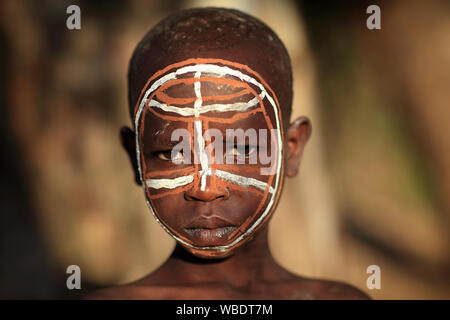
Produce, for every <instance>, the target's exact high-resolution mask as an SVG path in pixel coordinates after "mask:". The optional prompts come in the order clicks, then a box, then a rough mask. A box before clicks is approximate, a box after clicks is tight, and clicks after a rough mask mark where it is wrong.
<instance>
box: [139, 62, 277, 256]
mask: <svg viewBox="0 0 450 320" xmlns="http://www.w3.org/2000/svg"><path fill="white" fill-rule="evenodd" d="M281 119H282V118H281V113H280V107H279V105H278V100H277V98H276V96H275V93H274V92H273V91H272V89H271V88H269V86H268V85H267V83H266V82H265V81H264V80H263V79H262V78H261V77H260V76H259V75H258V74H257V73H256V72H254V71H252V70H251V69H250V68H249V67H247V66H245V65H241V64H238V63H233V62H229V61H225V60H220V59H189V60H185V61H182V62H179V63H175V64H172V65H169V66H167V67H166V68H164V69H163V70H160V71H158V72H157V73H155V74H154V75H153V76H152V77H151V78H150V79H149V80H148V81H147V83H146V85H145V87H144V88H143V89H142V92H141V95H140V97H139V99H138V102H137V104H136V108H135V129H136V132H137V134H136V150H137V162H138V166H139V173H140V177H141V181H142V185H143V187H144V191H145V196H146V199H147V203H148V206H149V208H150V210H151V212H152V213H153V215H154V217H155V218H156V220H157V221H158V222H159V223H160V224H161V225H162V227H163V228H164V229H165V230H166V231H167V232H168V233H169V234H170V235H171V236H172V237H174V238H175V239H176V240H177V241H178V242H179V243H181V244H182V245H183V246H184V247H185V248H186V249H188V250H189V251H190V252H192V253H193V254H195V255H197V256H201V257H223V256H226V255H228V254H229V253H231V252H232V250H234V249H235V248H237V247H238V246H240V245H242V244H243V243H244V242H245V241H246V240H248V239H250V238H251V237H252V236H253V235H254V233H255V232H256V231H257V230H258V229H260V228H261V227H262V226H263V225H264V223H265V222H266V221H267V220H268V219H269V217H270V216H271V214H272V212H273V210H274V208H275V205H276V203H277V202H278V198H279V195H280V189H281V185H282V179H283V175H282V172H283V161H282V155H283V149H282V141H283V128H282V121H281Z"/></svg>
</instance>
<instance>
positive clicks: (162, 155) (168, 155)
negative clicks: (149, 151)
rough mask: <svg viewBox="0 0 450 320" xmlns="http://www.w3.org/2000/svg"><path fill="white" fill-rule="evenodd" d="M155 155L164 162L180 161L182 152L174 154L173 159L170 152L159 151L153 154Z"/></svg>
mask: <svg viewBox="0 0 450 320" xmlns="http://www.w3.org/2000/svg"><path fill="white" fill-rule="evenodd" d="M155 155H156V156H157V157H158V158H159V159H161V160H164V161H170V160H173V161H181V160H183V152H181V151H178V152H177V153H174V155H173V158H172V150H167V151H159V152H155Z"/></svg>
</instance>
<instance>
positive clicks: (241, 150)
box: [228, 146, 258, 157]
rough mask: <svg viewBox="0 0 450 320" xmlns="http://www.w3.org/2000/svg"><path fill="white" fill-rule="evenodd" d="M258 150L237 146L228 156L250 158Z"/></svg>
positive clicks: (254, 147)
mask: <svg viewBox="0 0 450 320" xmlns="http://www.w3.org/2000/svg"><path fill="white" fill-rule="evenodd" d="M257 150H258V147H257V146H235V147H233V148H232V149H231V150H230V151H229V153H228V154H230V155H232V156H244V157H248V156H250V155H252V154H253V153H255V152H256V151H257Z"/></svg>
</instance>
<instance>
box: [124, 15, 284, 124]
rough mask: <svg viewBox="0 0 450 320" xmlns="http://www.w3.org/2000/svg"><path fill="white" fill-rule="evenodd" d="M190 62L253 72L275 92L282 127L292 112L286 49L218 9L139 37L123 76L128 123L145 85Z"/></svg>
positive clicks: (260, 27)
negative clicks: (219, 62)
mask: <svg viewBox="0 0 450 320" xmlns="http://www.w3.org/2000/svg"><path fill="white" fill-rule="evenodd" d="M189 58H219V59H224V60H228V61H234V62H237V63H240V64H244V65H247V66H249V67H250V68H251V69H253V70H255V71H256V72H258V73H259V74H260V75H261V76H262V77H263V78H264V79H265V80H266V81H267V83H268V85H269V86H270V87H271V88H273V90H274V91H275V92H276V94H277V96H278V99H279V102H280V107H281V110H282V116H283V123H284V124H285V126H284V127H285V128H286V127H287V124H288V122H289V119H290V115H291V106H292V71H291V63H290V59H289V55H288V53H287V50H286V48H285V46H284V45H283V43H282V42H281V40H280V39H279V38H278V36H277V35H276V34H275V32H274V31H273V30H272V29H270V28H269V27H268V26H267V25H266V24H264V23H263V22H261V21H260V20H258V19H256V18H254V17H252V16H250V15H247V14H245V13H242V12H240V11H237V10H233V9H223V8H196V9H188V10H182V11H179V12H177V13H175V14H172V15H170V16H168V17H167V18H165V19H164V20H162V21H161V22H160V23H158V24H157V25H156V26H155V27H153V28H152V29H151V30H150V31H149V32H148V33H147V34H146V35H145V36H144V38H143V39H142V40H141V41H140V43H139V44H138V45H137V47H136V49H135V50H134V52H133V56H132V58H131V61H130V67H129V71H128V95H129V108H130V109H129V110H130V115H131V117H132V118H133V117H134V113H135V111H136V110H135V106H136V103H137V100H138V99H139V95H140V93H141V90H142V88H143V87H144V86H145V84H146V81H147V79H148V78H149V77H150V76H151V75H153V74H154V73H156V72H157V71H158V70H160V69H162V68H163V67H164V66H167V65H170V64H173V63H176V62H179V61H183V60H186V59H189Z"/></svg>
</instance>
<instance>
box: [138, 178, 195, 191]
mask: <svg viewBox="0 0 450 320" xmlns="http://www.w3.org/2000/svg"><path fill="white" fill-rule="evenodd" d="M192 181H194V175H189V176H181V177H177V178H173V179H146V180H145V183H146V184H147V187H149V188H152V189H175V188H178V187H182V186H185V185H187V184H189V183H191V182H192Z"/></svg>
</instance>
